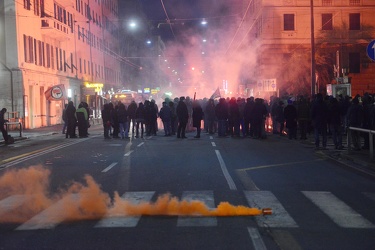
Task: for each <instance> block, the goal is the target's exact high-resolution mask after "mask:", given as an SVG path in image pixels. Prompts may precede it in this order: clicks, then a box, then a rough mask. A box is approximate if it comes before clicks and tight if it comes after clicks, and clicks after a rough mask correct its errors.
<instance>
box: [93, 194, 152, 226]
mask: <svg viewBox="0 0 375 250" xmlns="http://www.w3.org/2000/svg"><path fill="white" fill-rule="evenodd" d="M154 193H155V192H153V191H151V192H126V193H125V194H124V195H122V197H121V198H122V199H124V200H126V201H129V202H130V203H132V204H139V203H141V202H150V200H151V199H152V197H153V196H154ZM140 219H141V216H109V215H108V216H106V217H105V218H103V219H102V220H100V221H99V222H98V223H97V224H96V225H95V227H135V226H137V224H138V222H139V220H140Z"/></svg>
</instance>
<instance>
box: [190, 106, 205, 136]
mask: <svg viewBox="0 0 375 250" xmlns="http://www.w3.org/2000/svg"><path fill="white" fill-rule="evenodd" d="M192 119H193V127H195V128H197V134H196V136H194V138H200V137H201V122H202V120H203V110H202V107H201V105H200V104H199V102H198V101H194V102H193V113H192Z"/></svg>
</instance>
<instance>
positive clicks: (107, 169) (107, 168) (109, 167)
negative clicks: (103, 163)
mask: <svg viewBox="0 0 375 250" xmlns="http://www.w3.org/2000/svg"><path fill="white" fill-rule="evenodd" d="M117 163H118V162H114V163H112V164H111V165H109V166H108V167H106V168H105V169H103V171H102V173H106V172H108V171H109V170H111V168H113V167H114V166H116V165H117Z"/></svg>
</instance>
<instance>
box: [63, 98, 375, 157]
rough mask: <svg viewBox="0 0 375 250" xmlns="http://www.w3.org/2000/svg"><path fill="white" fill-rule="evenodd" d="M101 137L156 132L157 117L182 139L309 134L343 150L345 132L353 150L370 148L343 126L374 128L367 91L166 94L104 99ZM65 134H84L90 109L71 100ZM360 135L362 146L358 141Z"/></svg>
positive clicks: (167, 132) (300, 136)
mask: <svg viewBox="0 0 375 250" xmlns="http://www.w3.org/2000/svg"><path fill="white" fill-rule="evenodd" d="M101 117H102V121H103V127H104V138H106V139H111V138H122V139H128V138H130V137H129V134H130V131H131V135H132V136H134V137H135V138H139V137H141V138H143V137H144V136H155V135H157V132H158V130H159V129H158V118H159V119H160V121H161V122H162V124H163V130H164V136H176V137H177V138H182V139H184V138H186V132H192V131H195V132H196V134H195V136H194V138H200V136H201V128H203V130H204V132H206V133H207V134H216V133H217V135H218V136H219V137H228V136H231V137H235V138H245V137H250V138H255V139H265V138H267V133H272V134H275V135H279V136H287V137H288V138H289V139H291V140H292V139H300V140H306V139H307V135H308V134H311V135H313V136H314V139H315V146H316V147H317V148H323V149H324V148H326V147H327V137H328V135H331V136H332V139H333V142H334V145H335V148H336V149H343V148H344V147H343V144H342V137H343V135H345V134H346V133H347V132H349V133H350V134H349V135H350V136H351V139H352V143H353V146H354V149H355V150H360V149H362V148H363V149H367V148H369V138H368V135H367V134H366V136H365V135H364V134H361V133H360V132H358V131H356V130H347V128H348V127H358V128H364V129H371V130H374V129H375V105H374V99H373V97H372V95H369V94H365V95H364V96H362V97H361V96H359V95H357V96H355V97H354V98H351V97H349V96H341V95H340V96H338V97H336V98H335V97H333V96H323V95H322V94H316V95H315V96H313V98H310V97H305V96H287V97H283V98H280V97H274V96H271V98H270V100H269V101H267V100H265V99H262V98H254V97H249V98H246V99H245V98H234V97H232V98H219V99H208V98H204V99H200V100H193V99H191V98H190V97H183V96H182V97H179V98H174V99H173V100H170V99H168V98H167V99H165V100H164V102H163V103H162V106H161V108H160V110H159V108H158V105H157V104H156V103H155V101H154V100H151V101H149V100H146V101H144V102H140V103H136V102H135V101H132V102H131V103H130V104H129V105H125V104H123V103H121V102H118V103H115V104H113V103H107V104H104V106H103V110H102V112H101ZM63 119H64V122H65V126H64V128H63V133H65V128H67V132H66V137H67V138H68V137H70V138H75V137H77V135H76V134H75V130H76V126H78V133H79V135H78V136H79V137H87V135H88V132H87V129H88V127H89V126H90V123H89V121H88V120H89V109H88V105H87V103H84V102H82V103H80V104H79V106H78V108H77V109H75V107H74V106H73V103H72V102H69V103H68V104H67V105H66V109H65V110H64V113H63ZM362 137H363V138H364V146H361V145H362V144H361V140H362Z"/></svg>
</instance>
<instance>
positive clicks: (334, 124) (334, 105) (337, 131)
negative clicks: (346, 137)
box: [329, 97, 343, 149]
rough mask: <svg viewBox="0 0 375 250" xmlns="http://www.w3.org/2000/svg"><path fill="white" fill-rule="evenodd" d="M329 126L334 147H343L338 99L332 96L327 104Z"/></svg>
mask: <svg viewBox="0 0 375 250" xmlns="http://www.w3.org/2000/svg"><path fill="white" fill-rule="evenodd" d="M329 128H330V130H331V133H332V139H333V143H334V144H335V149H343V146H342V129H341V107H340V104H339V102H338V100H337V99H336V98H334V97H331V99H330V106H329Z"/></svg>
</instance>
